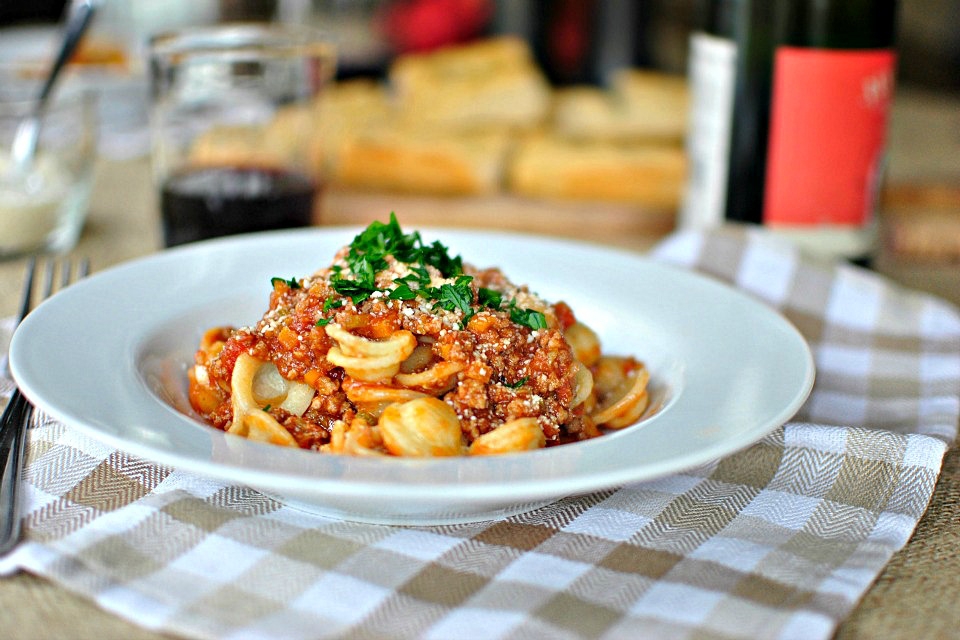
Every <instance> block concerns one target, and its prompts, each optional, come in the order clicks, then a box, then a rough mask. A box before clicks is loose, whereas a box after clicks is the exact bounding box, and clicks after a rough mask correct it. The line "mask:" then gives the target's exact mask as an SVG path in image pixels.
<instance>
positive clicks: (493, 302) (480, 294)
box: [477, 287, 503, 309]
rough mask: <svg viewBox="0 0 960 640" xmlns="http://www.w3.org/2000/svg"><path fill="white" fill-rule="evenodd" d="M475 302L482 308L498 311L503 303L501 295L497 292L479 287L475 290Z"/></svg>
mask: <svg viewBox="0 0 960 640" xmlns="http://www.w3.org/2000/svg"><path fill="white" fill-rule="evenodd" d="M477 302H478V303H480V304H481V305H483V306H484V307H490V308H491V309H499V308H500V305H501V304H502V303H503V294H502V293H500V292H499V291H494V290H493V289H487V288H486V287H480V288H479V289H478V290H477Z"/></svg>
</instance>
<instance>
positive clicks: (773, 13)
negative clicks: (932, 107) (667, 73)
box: [681, 0, 897, 260]
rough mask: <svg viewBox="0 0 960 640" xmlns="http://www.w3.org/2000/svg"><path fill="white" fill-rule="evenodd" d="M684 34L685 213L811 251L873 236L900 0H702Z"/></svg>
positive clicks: (694, 221)
mask: <svg viewBox="0 0 960 640" xmlns="http://www.w3.org/2000/svg"><path fill="white" fill-rule="evenodd" d="M702 9H703V15H702V20H701V24H702V29H701V30H699V31H697V32H695V33H694V34H693V35H692V36H691V41H690V63H689V65H690V71H689V77H690V84H691V103H692V107H691V118H690V131H689V136H688V141H687V149H688V154H689V158H690V177H689V180H688V184H687V190H686V193H685V198H684V205H683V210H682V212H681V224H684V225H686V226H690V227H708V226H712V225H717V224H720V223H722V222H724V221H735V222H746V223H755V224H761V225H764V227H766V228H768V229H770V230H771V231H772V232H774V233H780V234H784V235H787V236H789V237H790V238H792V239H793V240H795V241H796V242H797V243H798V244H800V245H801V246H803V247H804V248H806V249H808V250H809V251H811V252H814V253H818V254H820V255H826V256H831V257H844V258H848V259H851V260H864V259H869V256H870V255H871V254H872V253H873V251H874V249H875V246H874V245H875V238H876V225H875V212H876V206H877V199H878V192H879V185H880V179H881V176H882V172H883V169H884V164H885V136H886V125H887V119H888V114H889V109H890V103H891V99H892V95H893V78H894V67H895V64H896V54H895V50H894V36H895V23H896V13H897V2H896V0H707V1H706V2H705V4H704V5H703V6H702Z"/></svg>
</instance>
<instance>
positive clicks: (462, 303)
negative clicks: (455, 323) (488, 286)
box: [434, 276, 473, 315]
mask: <svg viewBox="0 0 960 640" xmlns="http://www.w3.org/2000/svg"><path fill="white" fill-rule="evenodd" d="M471 280H473V278H472V277H470V276H460V277H459V278H457V279H456V281H455V282H454V284H442V285H440V292H439V296H438V300H437V302H436V304H435V305H434V306H439V307H440V308H442V309H446V310H447V311H453V310H455V309H459V310H460V311H462V312H463V313H465V314H469V315H473V310H472V309H471V308H470V305H471V304H473V290H472V289H471V288H470V281H471Z"/></svg>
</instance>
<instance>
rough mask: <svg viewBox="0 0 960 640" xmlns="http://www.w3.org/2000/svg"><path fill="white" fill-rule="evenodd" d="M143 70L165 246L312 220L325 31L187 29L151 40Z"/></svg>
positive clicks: (330, 65)
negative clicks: (146, 70) (147, 66)
mask: <svg viewBox="0 0 960 640" xmlns="http://www.w3.org/2000/svg"><path fill="white" fill-rule="evenodd" d="M149 61H150V86H151V114H150V120H151V130H152V140H153V146H152V161H153V173H154V179H155V182H156V184H157V187H158V189H159V192H160V212H161V218H162V224H163V235H164V242H165V244H166V245H167V246H173V245H178V244H182V243H185V242H192V241H195V240H202V239H205V238H212V237H216V236H221V235H230V234H235V233H245V232H253V231H264V230H270V229H280V228H290V227H301V226H307V225H310V224H311V223H313V222H314V221H315V220H316V218H315V216H316V215H318V214H317V213H316V212H317V211H319V204H320V196H321V194H322V192H323V184H324V176H323V175H322V164H321V159H322V152H321V145H322V141H321V140H319V139H318V137H317V135H316V125H317V123H316V118H317V115H316V108H315V107H316V101H317V99H318V97H319V96H320V94H321V92H322V91H323V88H324V87H325V86H326V84H327V83H328V82H329V81H330V80H331V79H332V77H333V73H334V69H335V54H334V49H333V46H332V45H331V44H330V41H329V40H328V39H327V38H326V37H325V35H324V33H323V32H322V31H320V30H317V29H314V28H310V27H300V26H295V25H274V24H232V25H217V26H212V27H200V28H193V29H186V30H182V31H178V32H175V33H169V34H162V35H158V36H155V37H154V38H153V39H152V40H151V42H150V51H149Z"/></svg>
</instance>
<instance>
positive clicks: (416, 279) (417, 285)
mask: <svg viewBox="0 0 960 640" xmlns="http://www.w3.org/2000/svg"><path fill="white" fill-rule="evenodd" d="M387 256H393V257H394V259H396V260H397V261H399V262H401V263H404V264H406V265H407V268H409V270H410V273H409V274H407V275H405V276H403V277H400V278H396V279H394V281H393V284H394V285H395V286H394V287H393V288H392V289H380V288H378V287H377V283H376V277H377V274H378V273H380V272H381V271H384V270H385V269H386V268H387V266H388V263H387V260H386V258H387ZM345 260H346V263H347V268H344V267H342V266H341V265H334V266H333V267H332V268H331V276H330V285H331V286H332V287H333V289H334V291H336V292H337V293H338V294H340V295H341V296H344V297H345V298H350V299H351V300H353V303H354V304H355V305H359V304H360V303H361V302H363V301H364V300H367V299H368V298H370V296H371V295H373V293H374V292H377V291H381V292H382V293H383V294H384V295H385V297H386V298H388V299H390V300H414V299H416V298H417V297H420V298H423V299H425V300H427V301H432V302H433V308H434V309H443V310H446V311H460V312H461V313H463V316H464V317H463V325H466V323H467V321H468V320H470V318H472V317H473V315H474V314H475V313H476V310H475V309H474V308H473V304H474V291H473V287H471V285H470V283H471V282H472V281H473V277H472V276H468V275H464V273H463V260H462V258H461V257H460V256H451V255H450V253H449V251H448V249H447V247H445V246H444V245H443V244H442V243H440V242H439V241H434V242H433V243H431V244H425V243H424V242H423V238H421V237H420V233H419V232H413V233H404V232H403V230H402V229H401V228H400V224H399V223H398V222H397V216H396V215H395V214H393V213H391V214H390V221H389V222H387V223H383V222H379V221H377V222H373V223H371V224H370V226H368V227H367V228H366V229H364V230H363V231H362V232H361V233H360V234H358V235H357V236H356V237H355V238H354V239H353V242H351V243H350V246H349V249H348V251H347V255H346V258H345ZM427 267H433V268H435V269H437V270H438V271H439V272H440V275H441V276H442V277H443V278H446V279H450V278H455V280H454V282H453V284H450V283H444V284H441V285H440V286H439V287H432V286H430V283H431V277H430V272H429V271H428V270H427ZM274 280H277V279H276V278H275V279H274ZM283 282H286V283H287V284H288V286H290V287H291V288H299V286H300V285H299V284H298V283H295V281H292V280H291V281H290V282H287V281H286V280H283ZM291 283H293V284H291ZM294 285H296V286H294ZM503 297H504V296H503V293H502V292H500V291H496V290H494V289H487V288H486V287H479V288H478V290H477V295H476V298H477V303H478V304H479V305H480V306H481V307H487V308H490V309H494V310H501V309H502V307H503V304H504V299H503ZM340 303H341V304H342V300H341V301H340ZM338 306H340V305H335V304H334V303H332V302H330V300H329V299H328V300H327V301H326V302H325V303H324V305H323V310H324V311H329V310H330V309H331V308H336V307H338ZM508 310H509V313H510V320H511V321H513V322H515V323H517V324H519V325H521V326H524V327H528V328H530V329H534V330H537V329H546V327H547V320H546V317H544V315H543V313H541V312H539V311H535V310H533V309H521V308H520V307H518V306H517V304H516V301H511V302H510V305H509V307H508ZM327 322H329V321H326V322H324V324H326V323H327ZM317 326H323V325H322V324H320V321H318V322H317Z"/></svg>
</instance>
